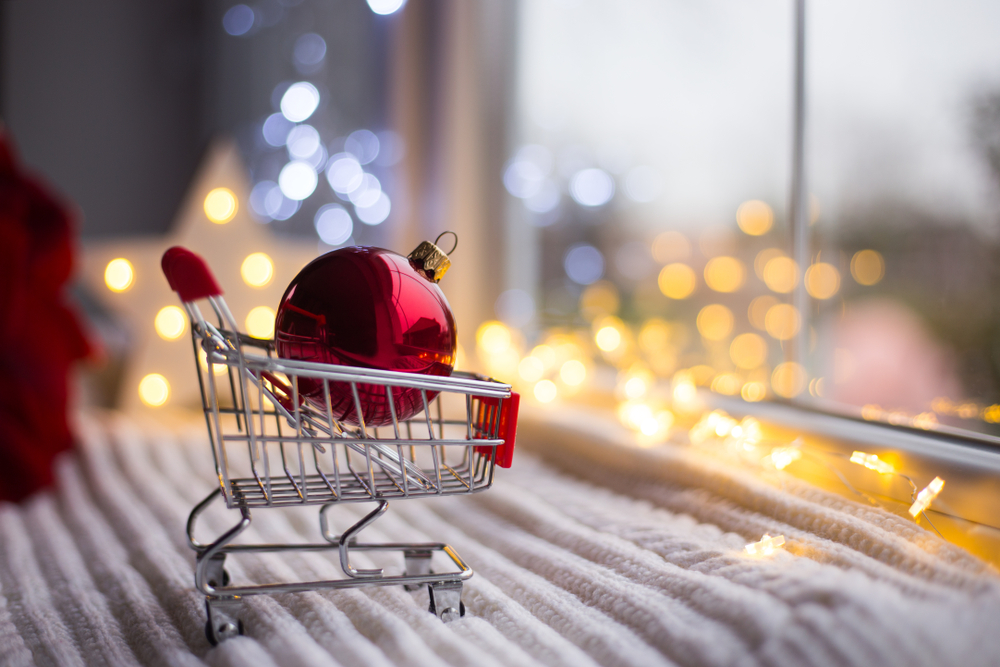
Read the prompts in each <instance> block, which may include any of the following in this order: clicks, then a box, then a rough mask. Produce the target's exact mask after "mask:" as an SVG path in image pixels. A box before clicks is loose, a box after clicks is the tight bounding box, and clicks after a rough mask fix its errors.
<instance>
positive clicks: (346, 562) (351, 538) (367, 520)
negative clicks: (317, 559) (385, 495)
mask: <svg viewBox="0 0 1000 667" xmlns="http://www.w3.org/2000/svg"><path fill="white" fill-rule="evenodd" d="M334 504H336V503H328V504H326V505H323V507H322V508H321V509H320V511H319V526H320V531H321V532H322V534H323V539H325V540H326V541H327V542H330V543H331V544H336V545H337V546H338V547H340V566H341V568H343V570H344V573H345V574H347V576H349V577H354V578H356V579H364V578H370V579H374V578H378V577H381V576H382V568H376V569H374V570H358V569H357V568H355V567H353V566H352V565H351V562H350V556H349V555H348V549H349V548H350V547H351V546H353V545H354V543H355V542H356V541H357V535H358V533H360V532H361V531H362V530H364V529H365V528H367V527H368V526H370V525H371V524H372V523H374V522H375V520H376V519H378V518H379V517H380V516H382V515H383V514H385V511H386V510H387V509H389V501H388V500H379V501H378V507H376V508H375V509H373V510H372V511H371V512H369V513H368V514H366V515H365V516H364V518H362V519H361V521H358V522H357V523H356V524H354V525H353V526H351V527H350V528H348V529H347V530H345V531H344V534H343V535H334V534H333V533H332V532H331V531H330V525H329V523H328V522H327V519H326V512H327V510H328V509H329V508H330V507H332V506H333V505H334Z"/></svg>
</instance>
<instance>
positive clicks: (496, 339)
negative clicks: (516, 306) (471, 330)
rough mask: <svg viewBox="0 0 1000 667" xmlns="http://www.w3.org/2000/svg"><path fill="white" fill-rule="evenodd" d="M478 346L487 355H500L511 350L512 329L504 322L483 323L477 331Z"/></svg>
mask: <svg viewBox="0 0 1000 667" xmlns="http://www.w3.org/2000/svg"><path fill="white" fill-rule="evenodd" d="M476 344H477V345H479V347H480V348H482V349H483V351H484V352H486V353H487V354H500V353H501V352H504V351H505V350H507V349H508V348H510V344H511V335H510V329H508V328H507V327H506V326H504V324H503V323H502V322H496V321H490V322H483V323H482V324H481V325H479V329H477V330H476Z"/></svg>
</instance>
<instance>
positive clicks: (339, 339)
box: [275, 246, 458, 426]
mask: <svg viewBox="0 0 1000 667" xmlns="http://www.w3.org/2000/svg"><path fill="white" fill-rule="evenodd" d="M421 268H422V267H421V266H420V265H419V264H417V263H416V262H414V261H413V260H410V259H407V258H406V257H403V256H402V255H399V254H397V253H395V252H392V251H391V250H385V249H383V248H374V247H364V246H354V247H347V248H340V249H339V250H334V251H332V252H329V253H327V254H325V255H323V256H321V257H317V258H316V259H315V260H313V261H312V262H310V263H309V264H308V265H307V266H306V267H305V268H303V269H302V270H301V271H300V272H299V274H298V275H297V276H295V278H294V279H293V280H292V282H291V284H289V286H288V289H286V290H285V295H284V296H283V297H282V298H281V305H280V306H279V307H278V314H277V318H276V321H275V343H276V345H277V352H278V356H279V357H281V358H283V359H298V360H301V361H314V362H321V363H326V364H339V365H344V366H359V367H362V368H376V369H382V370H392V371H406V372H410V373H422V374H424V375H440V376H447V375H451V371H452V369H453V368H454V365H455V348H456V345H457V342H458V337H457V335H456V333H455V320H454V317H453V316H452V313H451V307H450V306H449V305H448V300H447V299H446V298H445V296H444V293H443V292H442V291H441V288H439V287H438V286H437V284H436V283H434V282H433V281H432V280H429V279H428V278H427V276H426V275H425V274H424V272H423V271H422V270H421ZM299 393H300V394H301V395H302V396H304V397H305V398H306V399H307V400H308V401H310V402H311V403H313V404H314V405H316V406H317V407H318V408H319V409H321V410H324V411H325V409H326V406H325V399H324V396H323V385H322V382H320V381H315V382H307V381H303V380H300V381H299ZM392 395H393V402H394V404H395V408H396V416H397V418H398V419H400V420H403V419H408V418H410V417H412V416H413V415H415V414H417V413H418V412H420V411H421V410H423V407H424V406H423V399H422V398H421V396H420V390H419V389H412V388H407V387H395V388H393V392H392ZM434 395H435V393H434V392H428V395H427V400H428V401H429V400H430V399H431V398H433V397H434ZM358 396H359V399H360V402H361V405H362V416H363V417H364V421H365V424H366V425H368V426H384V425H386V424H390V423H392V415H391V412H390V410H389V401H388V398H387V397H386V393H385V389H384V388H383V387H382V386H379V385H370V384H363V383H358ZM330 400H331V405H332V408H333V416H334V417H335V418H336V419H338V420H340V421H343V422H346V423H348V424H354V425H357V424H358V423H359V421H358V416H357V411H356V409H355V404H354V396H353V394H352V392H351V386H350V384H348V383H340V382H331V383H330Z"/></svg>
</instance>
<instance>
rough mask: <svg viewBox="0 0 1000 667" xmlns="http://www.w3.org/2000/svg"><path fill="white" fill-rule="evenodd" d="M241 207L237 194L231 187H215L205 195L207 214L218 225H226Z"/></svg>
mask: <svg viewBox="0 0 1000 667" xmlns="http://www.w3.org/2000/svg"><path fill="white" fill-rule="evenodd" d="M238 208H239V204H238V203H237V199H236V195H235V194H233V191H232V190H230V189H229V188H215V189H214V190H212V191H211V192H209V193H208V195H207V196H206V197H205V215H207V216H208V219H209V220H211V221H212V222H214V223H215V224H217V225H224V224H226V223H227V222H229V221H230V220H232V219H233V217H234V216H235V215H236V210H237V209H238Z"/></svg>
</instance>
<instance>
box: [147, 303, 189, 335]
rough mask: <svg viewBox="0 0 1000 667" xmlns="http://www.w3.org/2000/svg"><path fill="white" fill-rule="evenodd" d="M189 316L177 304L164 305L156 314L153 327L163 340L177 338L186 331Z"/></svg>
mask: <svg viewBox="0 0 1000 667" xmlns="http://www.w3.org/2000/svg"><path fill="white" fill-rule="evenodd" d="M186 323H187V318H186V317H185V316H184V311H183V310H181V309H180V308H178V307H177V306H164V307H163V308H161V309H160V311H159V312H158V313H157V314H156V318H155V319H154V320H153V327H154V328H155V329H156V333H157V334H159V336H160V338H162V339H163V340H176V339H178V338H180V337H181V334H183V333H184V328H185V324H186Z"/></svg>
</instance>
